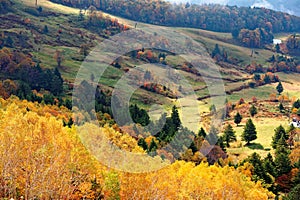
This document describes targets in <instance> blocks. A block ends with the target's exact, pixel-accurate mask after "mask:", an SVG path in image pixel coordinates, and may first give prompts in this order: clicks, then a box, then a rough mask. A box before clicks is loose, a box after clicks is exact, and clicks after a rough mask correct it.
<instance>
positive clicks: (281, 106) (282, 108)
mask: <svg viewBox="0 0 300 200" xmlns="http://www.w3.org/2000/svg"><path fill="white" fill-rule="evenodd" d="M278 108H279V110H280V112H282V111H283V110H284V106H283V104H282V103H280V104H279V106H278Z"/></svg>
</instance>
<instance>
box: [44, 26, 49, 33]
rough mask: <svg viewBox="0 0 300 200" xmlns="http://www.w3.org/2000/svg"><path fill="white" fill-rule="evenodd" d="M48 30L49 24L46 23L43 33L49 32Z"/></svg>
mask: <svg viewBox="0 0 300 200" xmlns="http://www.w3.org/2000/svg"><path fill="white" fill-rule="evenodd" d="M48 32H49V29H48V26H47V25H45V26H44V30H43V33H44V34H47V33H48Z"/></svg>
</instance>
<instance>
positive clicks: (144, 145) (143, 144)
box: [138, 138, 152, 150]
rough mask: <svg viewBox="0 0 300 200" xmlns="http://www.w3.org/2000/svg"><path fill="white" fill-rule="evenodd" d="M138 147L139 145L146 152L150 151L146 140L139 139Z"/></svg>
mask: <svg viewBox="0 0 300 200" xmlns="http://www.w3.org/2000/svg"><path fill="white" fill-rule="evenodd" d="M151 142H152V141H151ZM138 145H139V146H140V147H142V148H143V149H144V150H147V149H148V145H147V142H146V141H145V139H144V138H141V139H139V141H138Z"/></svg>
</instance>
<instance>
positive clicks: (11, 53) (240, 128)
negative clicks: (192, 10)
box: [0, 0, 300, 199]
mask: <svg viewBox="0 0 300 200" xmlns="http://www.w3.org/2000/svg"><path fill="white" fill-rule="evenodd" d="M7 2H10V4H9V6H8V7H9V9H2V7H1V6H3V7H4V5H6V3H7ZM36 2H37V5H36ZM36 2H35V1H31V0H22V1H15V0H0V3H1V6H0V8H1V9H0V11H1V12H0V13H1V14H0V20H1V24H0V35H1V38H0V64H1V68H0V70H1V73H0V79H1V81H0V97H2V98H1V99H0V101H1V102H0V113H1V118H0V120H1V124H2V125H1V126H0V140H2V141H4V140H5V141H6V140H7V141H8V140H10V138H11V135H12V134H13V133H14V132H16V133H17V134H18V135H17V137H16V138H15V139H14V140H12V142H11V143H9V144H11V146H10V145H6V146H0V155H1V156H3V162H1V163H0V170H2V171H1V173H2V174H0V198H2V197H6V196H7V197H10V196H11V197H14V198H20V196H18V193H20V194H22V196H23V195H24V197H25V199H32V198H33V197H34V196H35V195H36V194H37V193H38V192H39V191H42V188H43V185H47V188H48V189H47V190H48V191H46V190H44V191H42V192H41V197H40V199H50V198H57V199H59V198H62V197H63V196H64V195H66V199H226V197H228V198H229V199H230V198H231V197H230V196H231V195H232V193H230V192H229V193H230V194H228V191H233V193H234V194H235V195H234V197H233V198H232V199H239V198H240V197H241V196H242V197H243V198H253V199H274V198H275V196H277V197H279V196H280V198H282V197H286V196H287V195H288V193H289V192H290V191H293V189H294V188H297V185H299V184H297V182H296V181H297V180H298V179H297V176H299V172H300V169H299V157H300V156H299V148H300V129H299V128H295V129H293V128H292V127H291V126H290V125H289V124H290V122H291V121H292V120H293V119H300V103H299V102H298V101H299V98H300V79H299V73H300V53H299V51H300V40H299V34H300V30H298V29H297V28H298V27H297V25H295V24H297V22H298V21H297V20H299V21H300V18H299V19H298V18H297V17H295V18H292V17H290V16H289V15H284V16H285V17H286V18H288V20H287V21H289V20H291V21H293V20H294V21H295V24H293V23H291V24H290V27H289V28H290V30H288V31H286V32H284V31H282V30H283V29H282V27H279V26H276V29H275V28H274V32H275V33H273V32H272V31H268V30H267V28H266V27H267V26H270V25H269V24H268V23H266V24H262V23H261V22H259V26H258V27H254V28H253V29H250V28H249V29H243V28H241V29H240V30H239V32H238V36H235V34H234V33H233V32H234V31H235V30H232V32H231V31H219V32H217V31H212V30H210V29H216V30H217V29H218V28H220V27H218V28H216V27H214V26H213V25H210V24H209V19H206V20H205V22H203V23H206V26H205V27H206V28H205V27H204V26H203V27H204V28H203V29H199V27H194V25H193V24H194V22H193V21H192V19H193V16H191V17H190V18H189V20H190V21H188V22H186V24H187V27H184V26H182V24H185V23H181V22H178V23H177V22H176V23H175V22H170V21H168V18H167V17H166V18H165V19H164V20H166V21H164V20H162V19H161V21H157V20H158V19H159V18H155V17H153V19H151V20H150V21H151V22H149V23H146V22H148V20H149V19H148V18H147V17H146V14H145V16H141V20H140V21H135V20H133V19H135V18H137V16H138V14H141V13H142V14H143V12H139V13H137V16H132V13H128V12H129V11H128V10H127V9H134V8H135V6H133V5H131V4H130V3H126V4H124V5H125V8H124V12H122V13H120V15H119V16H116V15H113V14H111V13H114V12H116V13H117V11H118V9H119V8H118V6H115V7H114V6H113V5H110V3H109V2H108V4H109V5H107V7H106V8H105V9H108V11H109V12H103V11H99V10H97V7H98V5H97V4H95V5H94V6H90V7H85V8H76V7H79V6H78V5H79V4H77V2H78V1H72V2H71V3H70V2H69V1H65V2H63V4H66V5H62V4H58V2H59V1H48V0H37V1H36ZM54 2H56V3H54ZM79 2H80V1H79ZM103 2H107V1H106V0H105V1H103ZM120 2H122V0H120ZM141 2H142V3H141V5H144V4H146V3H145V2H144V1H141ZM68 3H69V4H70V5H69V6H67V4H68ZM156 4H157V5H165V3H159V2H156ZM146 5H148V4H146ZM72 6H73V7H72ZM99 7H100V8H102V7H101V6H99ZM111 7H112V8H114V9H115V10H114V9H110V10H109V8H111ZM149 9H150V7H149ZM153 9H154V10H155V12H156V13H157V15H159V14H161V13H160V12H159V11H157V10H156V9H157V7H155V6H154V8H153ZM161 9H163V7H162V8H161ZM182 9H183V8H182ZM186 9H188V8H186ZM199 9H200V10H201V9H202V8H199ZM203 9H204V10H205V9H206V12H207V13H208V14H210V13H211V12H212V11H210V10H209V9H210V7H204V8H203ZM212 9H216V10H218V9H219V8H218V6H217V7H216V8H215V7H212ZM226 9H229V8H226ZM235 9H237V8H235ZM150 10H151V9H150ZM196 10H197V9H196ZM233 10H234V9H233ZM262 10H263V9H262ZM125 11H127V12H125ZM149 12H150V11H149ZM176 12H177V10H176ZM184 12H185V11H184ZM203 12H204V11H203ZM228 12H229V11H228ZM236 12H241V13H242V11H239V10H238V11H236ZM243 12H251V11H248V10H244V11H243ZM253 12H254V11H253ZM261 12H263V13H265V15H266V16H268V12H269V13H272V15H273V16H276V17H277V16H279V17H278V20H279V19H280V20H283V19H282V18H281V13H280V14H278V13H275V11H264V10H263V11H261V10H257V11H255V13H254V14H253V15H255V14H257V13H261ZM273 12H274V13H273ZM266 13H267V14H266ZM114 14H115V13H114ZM171 14H172V13H168V16H169V17H170V16H172V15H171ZM125 16H131V17H128V18H129V19H127V18H126V17H125ZM147 16H148V14H147ZM149 16H152V15H151V14H149ZM182 16H185V15H182ZM293 17H294V16H293ZM270 21H271V20H270ZM275 21H276V20H275ZM283 21H284V20H283ZM277 22H278V21H277ZM289 22H290V21H289ZM164 23H166V25H164ZM188 23H190V25H188ZM218 23H219V21H218ZM226 23H227V22H226ZM272 23H273V21H272ZM278 23H281V22H278ZM199 24H200V23H199ZM273 25H274V26H275V24H274V23H273ZM197 26H198V25H197ZM199 26H200V25H199ZM253 26H254V25H253ZM207 27H208V28H207ZM228 28H230V29H232V28H231V27H228ZM224 29H226V30H227V28H224ZM294 30H297V31H294ZM126 34H128V35H126ZM269 34H272V37H274V38H276V39H281V40H282V44H280V45H275V44H273V43H272V42H270V38H269V39H268V37H269ZM106 43H107V46H103V44H106ZM110 44H111V45H110ZM144 44H150V45H149V47H147V46H146V45H145V46H143V45H144ZM101 45H102V46H101ZM103 47H105V48H103ZM127 48H128V49H131V48H135V49H134V50H130V51H128V52H126V53H124V54H120V55H119V53H120V52H123V51H124V50H127ZM114 58H116V59H114ZM111 60H112V61H111ZM93 63H94V67H91V68H90V69H94V71H85V70H88V69H89V68H88V67H89V66H90V65H93ZM96 67H99V68H96ZM102 71H103V74H101V72H102ZM120 80H122V81H124V82H122V81H121V82H120ZM279 85H281V86H282V90H281V89H280V88H279ZM118 89H119V90H120V91H119V90H118ZM116 91H118V92H120V93H117V92H116ZM130 92H132V96H130V98H129V101H128V102H127V100H128V99H126V98H127V96H126V95H128V94H129V93H130ZM118 95H119V96H118ZM116 96H117V98H116ZM123 98H124V99H125V100H123ZM114 106H115V107H114ZM251 109H255V112H254V111H251ZM13 110H16V113H18V114H17V115H16V116H14V114H13V113H14V111H13ZM116 113H119V114H116ZM127 113H129V115H130V117H131V118H132V122H133V123H128V122H127V121H126V119H127V118H126V117H124V116H126V114H127ZM163 113H165V114H163ZM237 114H241V117H242V118H241V120H240V122H238V123H237V122H236V115H237ZM123 117H124V119H125V122H123V121H122V118H123ZM9 119H11V122H10V121H9ZM118 119H119V121H118ZM249 120H250V121H251V122H253V124H254V126H255V130H254V131H253V130H252V132H251V131H250V132H251V133H253V134H254V132H255V134H254V135H255V137H256V138H252V139H250V140H249V141H248V140H247V136H245V132H247V131H246V129H248V127H249V126H251V124H250V122H249ZM13 121H16V124H20V126H15V125H14V122H13ZM47 121H49V124H47ZM5 123H7V124H8V125H7V127H9V128H7V129H6V126H5V125H4V124H5ZM249 124H250V125H249ZM96 125H97V126H96ZM229 125H230V126H232V131H233V133H232V134H233V135H234V137H229V136H227V134H229V133H227V131H226V130H227V128H228V127H229ZM279 126H282V127H283V129H284V130H283V131H281V132H280V131H276V130H279V129H278V127H279ZM22 127H26V129H24V130H28V132H26V131H23V130H22V129H23V128H22ZM32 127H35V128H34V129H36V130H37V131H36V132H32V134H31V135H30V134H29V133H31V132H30V130H31V128H32ZM41 127H45V130H46V132H47V134H46V135H43V131H42V130H43V128H41ZM51 127H54V129H55V130H51ZM32 129H33V128H32ZM202 129H203V131H204V132H203V131H202V132H201V130H202ZM6 130H9V131H6ZM35 134H37V135H38V137H37V136H35ZM56 134H58V135H59V136H58V138H57V139H58V141H59V142H57V143H56V142H55V140H54V139H53V138H55V137H56ZM246 134H247V133H246ZM276 134H277V136H276ZM278 135H279V136H278ZM22 138H25V140H26V141H29V142H30V145H28V147H27V146H26V143H25V142H26V141H23V140H22ZM63 138H66V141H64V139H63ZM103 138H106V139H103ZM274 138H275V139H274ZM40 139H41V141H42V142H39V140H40ZM98 140H99V141H98ZM96 141H97V142H96ZM101 143H103V144H105V145H103V146H101V145H99V144H101ZM106 143H108V144H109V145H108V146H106ZM18 144H21V145H20V147H19V148H17V149H15V150H14V148H13V147H14V145H18ZM48 144H49V145H48ZM43 145H44V146H45V148H44V147H43ZM280 145H281V146H280ZM23 149H26V153H25V154H24V157H22V153H21V152H22V151H23ZM55 151H57V152H59V156H61V157H55ZM68 151H70V152H71V153H70V154H68V153H67V152H68ZM5 152H9V154H7V155H10V156H5V154H6V153H5ZM43 152H44V153H43ZM112 152H113V153H112ZM287 152H288V153H287ZM13 155H14V156H16V158H17V160H20V163H18V162H13V161H12V159H11V158H12V156H13ZM44 155H46V156H48V157H47V158H44V157H43V156H44ZM136 155H138V156H136ZM35 156H36V158H37V160H38V161H41V162H43V163H45V164H42V165H41V166H38V165H37V163H35V161H34V162H33V161H32V162H27V161H28V160H31V158H33V157H35ZM63 156H65V157H63ZM110 156H111V157H110ZM123 156H124V157H123ZM135 156H136V157H135ZM280 156H281V157H280ZM270 157H271V160H272V163H273V164H272V167H271V168H272V169H273V168H274V169H277V170H279V171H280V170H281V169H282V172H281V171H280V172H278V174H277V173H273V172H271V171H268V170H267V168H268V167H266V166H267V164H269V163H268V162H269V161H270ZM283 157H284V159H288V161H282V160H280V159H283ZM64 158H65V160H66V163H67V164H68V167H67V168H68V169H69V170H67V169H64V168H63V167H61V164H62V163H63V162H64V161H63V160H64ZM101 159H102V160H101ZM122 159H123V160H122ZM275 161H276V163H275ZM52 162H53V163H57V164H56V165H55V167H56V168H55V169H53V170H52V169H50V168H51V167H50V168H48V165H49V166H51V164H50V163H52ZM270 162H271V161H270ZM5 163H12V166H13V167H11V168H9V167H7V166H5ZM107 163H109V164H107ZM120 163H121V164H120ZM266 163H267V164H266ZM278 163H280V164H282V163H289V166H279V164H278ZM282 165H284V164H282ZM146 166H147V167H146ZM27 167H28V168H27ZM143 167H144V168H143ZM23 168H24V170H22V169H23ZM20 169H21V170H20ZM29 169H33V171H34V173H33V174H34V175H32V177H31V175H29V174H28V172H29V171H30V170H29ZM40 170H41V171H47V170H49V174H47V173H46V172H45V173H44V174H42V175H39V173H37V172H38V171H40ZM55 170H56V171H55ZM72 170H73V172H72ZM284 170H286V171H284ZM202 171H204V172H202ZM56 173H58V174H56ZM140 173H145V176H146V177H147V179H146V180H145V181H144V182H143V181H142V179H143V178H144V177H142V176H143V175H140ZM202 173H207V174H208V175H209V176H211V177H212V178H211V180H212V181H213V182H214V183H216V184H215V185H212V184H208V182H209V180H208V179H209V178H207V177H206V176H205V175H203V174H202ZM59 174H65V176H62V177H60V179H59V181H61V185H63V187H62V186H61V185H59V184H57V183H54V182H51V181H53V180H52V179H51V176H60V175H59ZM214 174H218V176H215V175H214ZM221 174H222V175H221ZM224 174H226V177H227V178H228V176H227V175H230V174H234V176H233V177H231V178H228V180H227V181H228V182H227V183H225V185H227V186H228V187H230V188H231V189H230V190H226V188H225V189H224V185H222V184H221V182H222V181H221V180H223V179H221V177H222V178H224V176H225V175H224ZM185 175H186V176H185ZM140 176H141V177H140ZM164 176H165V177H164ZM3 177H10V178H16V179H18V181H19V182H18V183H13V184H12V183H9V182H8V181H6V180H5V181H3V183H2V182H1V181H2V180H4V179H5V178H3ZM23 177H25V178H23ZM39 177H41V179H42V178H44V179H43V180H39ZM192 177H197V178H192ZM199 177H201V178H199ZM68 179H72V180H73V181H72V184H70V183H69V182H68V181H67V180H68ZM168 179H170V180H171V182H172V183H173V184H175V183H176V184H177V182H178V185H177V186H176V187H178V188H179V189H178V190H180V191H179V192H178V191H176V192H175V188H173V187H172V186H170V185H169V184H168V183H167V182H166V180H168ZM225 179H226V178H225ZM153 180H156V181H157V183H156V182H155V181H153ZM197 180H198V182H197ZM203 180H205V181H208V182H207V184H208V186H207V188H206V189H208V190H209V191H210V192H208V193H206V192H205V189H204V190H202V188H201V187H204V185H203V184H204V183H203V184H200V182H201V181H203ZM236 180H238V182H239V183H240V184H241V185H242V186H241V187H239V189H233V188H237V187H235V186H234V184H233V183H234V182H235V181H236ZM295 180H296V181H295ZM31 181H34V182H36V186H34V185H30V184H29V183H30V182H31ZM43 181H44V182H43ZM47 181H48V182H47ZM192 181H193V184H192V185H194V186H191V185H190V182H192ZM224 181H225V180H224ZM46 182H47V183H46ZM133 183H136V185H135V184H133ZM160 183H162V184H160ZM286 183H287V184H286ZM14 184H16V185H18V184H19V185H21V186H20V188H22V189H20V191H19V189H18V187H19V186H18V187H17V186H15V185H14ZM51 184H52V186H50V185H51ZM69 184H70V185H72V187H70V188H71V189H70V188H68V185H69ZM143 184H146V185H147V186H149V188H148V189H147V187H146V186H145V187H144V186H143ZM168 185H169V186H168ZM135 187H136V188H135ZM151 187H152V188H151ZM174 187H175V186H174ZM16 188H17V189H16ZM35 188H36V190H35ZM200 188H201V189H200ZM253 188H255V189H253ZM247 190H249V191H250V190H253V191H254V193H251V194H250V193H247ZM7 191H9V192H7ZM49 191H51V192H49ZM55 191H60V194H59V193H58V192H55ZM177 192H178V195H179V196H177V194H176V193H177ZM50 193H51V194H53V196H51V195H49V194H50ZM296 193H297V192H296ZM55 195H57V196H55ZM97 195H98V197H97ZM37 199H39V198H38V197H37Z"/></svg>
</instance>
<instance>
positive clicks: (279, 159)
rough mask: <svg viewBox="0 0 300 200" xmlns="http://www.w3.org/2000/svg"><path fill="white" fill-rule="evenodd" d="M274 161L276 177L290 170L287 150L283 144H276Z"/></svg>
mask: <svg viewBox="0 0 300 200" xmlns="http://www.w3.org/2000/svg"><path fill="white" fill-rule="evenodd" d="M281 141H283V137H282V139H281ZM274 162H275V169H276V175H277V177H279V176H281V175H283V174H287V173H289V172H290V171H291V170H292V165H291V160H290V158H289V150H288V149H287V148H286V147H285V145H277V148H276V151H275V161H274Z"/></svg>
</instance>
